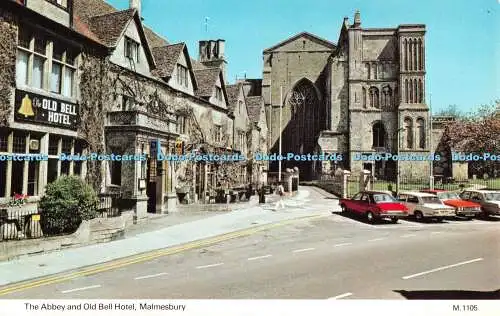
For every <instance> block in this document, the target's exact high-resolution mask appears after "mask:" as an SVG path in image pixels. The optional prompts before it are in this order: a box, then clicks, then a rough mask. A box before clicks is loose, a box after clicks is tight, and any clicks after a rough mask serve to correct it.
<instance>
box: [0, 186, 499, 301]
mask: <svg viewBox="0 0 500 316" xmlns="http://www.w3.org/2000/svg"><path fill="white" fill-rule="evenodd" d="M304 192H308V193H303V194H304V195H303V196H300V197H298V198H296V199H295V200H288V201H287V203H288V207H287V209H286V210H283V211H277V212H270V211H267V213H266V214H270V215H269V216H267V215H266V216H265V217H266V219H262V218H261V219H260V222H259V223H263V222H268V221H270V220H271V218H273V219H278V218H289V217H288V216H286V214H290V213H292V212H293V213H294V214H296V216H295V217H294V218H292V219H288V220H285V222H286V224H285V222H283V221H281V222H275V223H271V224H268V227H267V228H266V229H254V230H253V231H250V232H249V233H248V234H243V235H240V236H239V238H227V239H226V238H218V239H214V242H206V243H200V244H197V245H196V247H191V248H189V247H188V248H178V249H177V250H172V249H171V250H162V251H160V252H152V253H149V254H148V255H143V257H140V258H135V259H134V260H131V261H130V260H129V261H124V260H126V259H122V260H117V261H113V262H109V263H105V264H102V265H98V266H97V267H86V268H82V269H77V270H74V271H71V272H67V273H62V274H58V275H55V276H51V277H49V278H42V279H38V280H30V281H27V282H22V283H19V284H13V285H9V286H7V287H4V288H0V298H1V299H141V298H144V299H167V298H168V299H212V298H216V299H464V298H465V299H500V272H499V270H498V267H499V266H500V235H499V234H498V231H499V226H498V225H500V218H491V219H489V220H475V219H474V220H472V221H465V220H446V221H444V222H442V223H436V222H423V223H420V222H415V221H412V220H401V221H400V222H399V223H397V224H391V223H390V222H386V223H381V224H377V225H371V224H368V223H365V222H364V221H363V220H361V219H359V218H357V217H354V216H346V215H344V214H341V213H340V212H337V211H336V209H337V208H338V205H337V204H338V200H336V199H334V198H332V197H331V196H329V195H328V194H326V193H325V192H324V191H322V190H320V189H317V188H310V189H306V190H305V191H304ZM301 201H302V202H301ZM293 204H296V205H295V206H291V205H293ZM331 210H334V211H335V212H334V213H333V214H331ZM255 212H256V213H258V214H263V212H264V210H262V209H261V211H257V210H256V211H255ZM326 212H328V215H326V214H325V213H326ZM302 214H315V215H317V216H314V217H309V218H307V219H301V220H297V216H299V215H302ZM325 215H326V216H325ZM273 216H276V217H273ZM217 217H219V216H215V217H212V218H214V219H215V218H217ZM250 217H252V216H250ZM242 218H243V217H242ZM204 222H205V220H203V223H204ZM199 224H201V222H200V223H198V225H197V226H198V227H197V229H199V230H203V227H201V226H200V225H199ZM182 225H184V224H182ZM233 225H235V224H233ZM271 226H272V229H270V228H271ZM173 227H176V226H173ZM190 227H191V228H192V227H193V226H190ZM268 228H269V229H268ZM232 236H236V235H232ZM102 249H106V248H102ZM37 262H38V263H40V262H42V261H37ZM43 262H44V263H46V264H50V261H43ZM20 271H21V269H19V270H17V272H20ZM11 272H12V271H11ZM0 273H1V275H2V277H3V276H4V275H7V274H8V273H6V272H4V266H1V265H0ZM479 308H480V305H479Z"/></svg>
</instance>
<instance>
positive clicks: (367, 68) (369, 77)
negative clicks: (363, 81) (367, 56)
mask: <svg viewBox="0 0 500 316" xmlns="http://www.w3.org/2000/svg"><path fill="white" fill-rule="evenodd" d="M365 71H366V76H367V78H368V79H371V76H370V64H366V65H365Z"/></svg>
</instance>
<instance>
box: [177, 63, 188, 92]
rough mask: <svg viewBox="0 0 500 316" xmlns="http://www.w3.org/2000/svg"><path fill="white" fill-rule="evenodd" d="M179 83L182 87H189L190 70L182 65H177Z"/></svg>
mask: <svg viewBox="0 0 500 316" xmlns="http://www.w3.org/2000/svg"><path fill="white" fill-rule="evenodd" d="M177 83H178V84H179V85H180V86H183V87H187V86H188V70H187V68H186V67H184V66H182V65H177Z"/></svg>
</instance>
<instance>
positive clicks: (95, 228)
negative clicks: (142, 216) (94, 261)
mask: <svg viewBox="0 0 500 316" xmlns="http://www.w3.org/2000/svg"><path fill="white" fill-rule="evenodd" d="M132 223H133V212H125V213H122V215H121V216H120V217H114V218H95V219H92V220H90V221H83V222H82V224H81V225H80V227H79V228H78V230H77V231H76V232H75V233H73V234H71V235H66V236H57V237H47V238H38V239H24V240H12V241H4V242H0V261H5V260H12V259H15V258H17V257H21V256H28V255H36V254H40V253H45V252H50V251H56V250H61V249H65V248H74V247H81V246H86V245H91V244H96V243H102V242H109V241H112V240H116V239H119V238H121V237H123V234H124V231H125V228H126V227H128V226H130V225H132Z"/></svg>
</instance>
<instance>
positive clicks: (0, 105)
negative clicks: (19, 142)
mask: <svg viewBox="0 0 500 316" xmlns="http://www.w3.org/2000/svg"><path fill="white" fill-rule="evenodd" d="M17 26H18V20H17V18H16V17H15V16H13V15H12V14H11V13H10V12H7V11H5V10H2V9H0V127H2V126H7V125H8V122H9V116H10V114H11V111H12V105H11V99H12V92H13V91H14V87H15V80H16V46H17Z"/></svg>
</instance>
